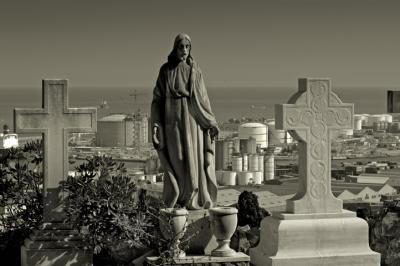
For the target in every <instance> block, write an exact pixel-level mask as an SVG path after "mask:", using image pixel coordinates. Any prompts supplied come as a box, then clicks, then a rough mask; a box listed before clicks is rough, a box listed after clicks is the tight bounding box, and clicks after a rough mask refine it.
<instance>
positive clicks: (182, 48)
mask: <svg viewBox="0 0 400 266" xmlns="http://www.w3.org/2000/svg"><path fill="white" fill-rule="evenodd" d="M176 52H177V56H178V59H179V60H181V61H186V59H187V57H188V55H189V52H190V42H189V41H188V40H182V41H180V43H179V44H178V47H177V50H176Z"/></svg>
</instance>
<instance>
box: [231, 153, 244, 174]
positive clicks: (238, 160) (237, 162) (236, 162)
mask: <svg viewBox="0 0 400 266" xmlns="http://www.w3.org/2000/svg"><path fill="white" fill-rule="evenodd" d="M232 171H234V172H241V171H243V157H241V156H238V155H234V156H232Z"/></svg>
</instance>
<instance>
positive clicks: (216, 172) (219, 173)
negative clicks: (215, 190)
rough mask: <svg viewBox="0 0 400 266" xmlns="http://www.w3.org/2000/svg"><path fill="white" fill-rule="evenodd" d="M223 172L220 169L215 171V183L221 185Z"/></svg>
mask: <svg viewBox="0 0 400 266" xmlns="http://www.w3.org/2000/svg"><path fill="white" fill-rule="evenodd" d="M223 174H224V171H222V170H218V171H215V177H216V178H217V184H218V185H222V176H223Z"/></svg>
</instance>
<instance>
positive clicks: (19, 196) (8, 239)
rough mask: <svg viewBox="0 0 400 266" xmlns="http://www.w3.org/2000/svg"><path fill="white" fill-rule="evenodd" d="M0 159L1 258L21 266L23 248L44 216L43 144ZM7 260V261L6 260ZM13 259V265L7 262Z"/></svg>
mask: <svg viewBox="0 0 400 266" xmlns="http://www.w3.org/2000/svg"><path fill="white" fill-rule="evenodd" d="M3 151H4V152H3V154H2V155H1V157H0V208H1V209H2V210H3V211H2V212H1V213H0V243H1V244H0V257H1V258H2V261H3V262H4V261H6V264H7V265H19V261H18V259H16V258H19V256H20V246H21V245H22V244H23V241H24V239H25V238H26V237H27V236H28V235H29V234H30V233H31V232H32V230H33V229H35V228H38V226H39V225H40V223H41V221H42V214H43V167H42V162H43V142H42V141H34V142H29V143H27V144H26V145H24V146H23V147H18V148H10V149H6V150H3ZM3 258H4V260H3ZM10 259H13V261H7V260H10Z"/></svg>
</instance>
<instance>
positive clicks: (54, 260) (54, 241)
mask: <svg viewBox="0 0 400 266" xmlns="http://www.w3.org/2000/svg"><path fill="white" fill-rule="evenodd" d="M42 95H43V103H42V105H43V106H42V108H36V109H20V108H15V111H14V129H15V131H16V132H17V133H41V134H42V136H43V142H44V160H43V172H44V210H43V225H42V226H41V228H40V229H39V230H37V231H35V232H34V233H33V234H32V235H31V236H30V238H28V239H26V240H25V243H24V245H23V246H22V247H21V261H22V262H21V264H22V265H29V266H32V265H37V266H39V265H43V266H44V265H84V266H85V265H92V253H91V251H87V250H84V248H83V244H82V242H81V241H80V238H79V235H78V233H77V231H74V230H72V229H71V227H70V226H69V225H68V224H65V222H64V220H65V213H64V209H63V206H62V199H63V194H62V191H61V188H60V184H59V183H60V181H62V180H64V179H65V178H66V177H67V175H68V151H67V148H68V133H75V132H95V131H96V119H97V110H96V108H69V107H68V91H67V80H43V91H42Z"/></svg>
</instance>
